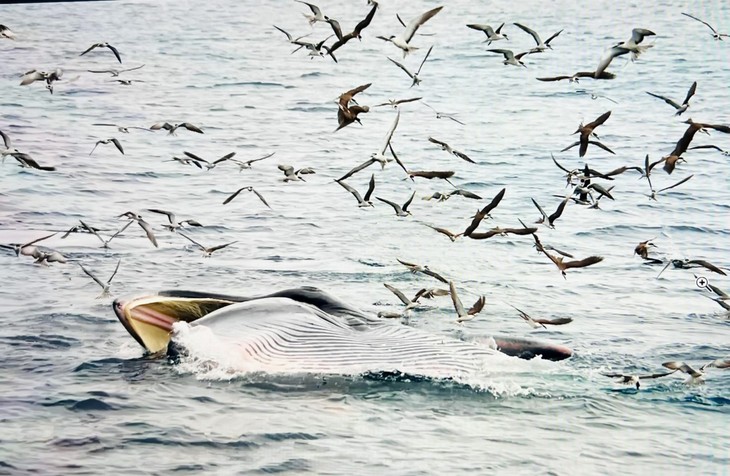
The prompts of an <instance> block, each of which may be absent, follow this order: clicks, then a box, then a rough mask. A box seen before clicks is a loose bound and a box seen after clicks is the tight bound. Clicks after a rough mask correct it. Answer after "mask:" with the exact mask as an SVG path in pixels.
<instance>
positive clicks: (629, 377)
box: [601, 370, 676, 390]
mask: <svg viewBox="0 0 730 476" xmlns="http://www.w3.org/2000/svg"><path fill="white" fill-rule="evenodd" d="M674 372H676V370H672V371H671V372H661V373H656V374H648V375H634V374H621V373H607V374H601V375H603V376H604V377H609V378H617V379H619V380H618V381H617V382H616V383H622V384H625V385H634V386H636V390H638V389H639V387H641V384H640V383H639V381H640V380H648V379H655V378H660V377H666V376H667V375H671V374H673V373H674Z"/></svg>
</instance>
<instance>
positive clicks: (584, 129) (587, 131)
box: [560, 111, 615, 157]
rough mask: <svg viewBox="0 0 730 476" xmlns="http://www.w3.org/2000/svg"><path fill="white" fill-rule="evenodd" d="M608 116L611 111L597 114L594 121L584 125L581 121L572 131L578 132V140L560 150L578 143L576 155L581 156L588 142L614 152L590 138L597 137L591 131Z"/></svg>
mask: <svg viewBox="0 0 730 476" xmlns="http://www.w3.org/2000/svg"><path fill="white" fill-rule="evenodd" d="M609 117H611V111H608V112H604V113H603V114H601V115H600V116H598V118H597V119H596V120H595V121H593V122H589V123H588V124H586V125H583V124H582V123H581V124H580V125H579V126H578V129H577V130H576V131H575V132H573V134H580V139H579V140H578V141H576V142H574V143H572V144H570V145H569V146H568V147H566V148H565V149H563V150H561V151H560V152H565V151H566V150H570V149H572V148H573V147H575V146H576V145H580V147H579V148H578V155H579V156H580V157H583V156H584V155H586V152H587V151H588V144H593V145H596V146H598V147H600V148H601V149H603V150H605V151H606V152H609V153H611V154H615V152H614V151H612V150H611V149H609V148H608V147H606V146H605V145H603V144H602V143H600V142H598V141H597V140H591V137H595V138H596V139H598V136H597V135H596V133H595V132H593V131H594V129H595V128H596V127H598V126H600V125H602V124H603V123H604V122H606V121H607V120H608V118H609Z"/></svg>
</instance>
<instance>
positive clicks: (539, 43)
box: [513, 23, 563, 59]
mask: <svg viewBox="0 0 730 476" xmlns="http://www.w3.org/2000/svg"><path fill="white" fill-rule="evenodd" d="M513 25H514V26H516V27H517V28H519V29H520V30H522V31H524V32H525V33H527V34H528V35H530V36H531V37H532V39H533V40H535V43H536V44H537V46H536V47H535V48H533V49H532V50H530V52H531V53H537V52H542V51H545V50H546V49H551V50H552V49H553V47H552V46H550V42H551V41H553V40H554V39H555V38H556V37H557V36H558V35H559V34H561V33H562V32H563V30H560V31H559V32H557V33H554V34H553V36H551V37H550V38H548V39H547V40H546V41H545V42H544V43H543V41H542V39H541V38H540V35H538V34H537V32H536V31H535V30H533V29H531V28H528V27H526V26H525V25H521V24H519V23H513ZM518 59H519V58H518Z"/></svg>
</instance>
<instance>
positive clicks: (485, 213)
mask: <svg viewBox="0 0 730 476" xmlns="http://www.w3.org/2000/svg"><path fill="white" fill-rule="evenodd" d="M506 191H507V189H506V188H503V189H502V190H500V191H499V192H498V193H497V195H495V196H494V198H493V199H492V201H491V202H489V204H488V205H487V206H486V207H484V208H482V209H481V210H479V211H477V213H476V215H474V218H473V219H472V221H471V223H470V224H469V226H468V227H466V229H465V230H464V233H463V234H464V236H469V235H471V234H472V233H473V232H474V231H475V230H476V229H477V228H478V227H479V224H480V223H481V222H482V220H483V219H484V218H485V217H490V218H491V216H490V215H489V212H491V211H492V210H494V209H495V208H496V207H497V205H499V202H501V201H502V198H504V194H505V192H506Z"/></svg>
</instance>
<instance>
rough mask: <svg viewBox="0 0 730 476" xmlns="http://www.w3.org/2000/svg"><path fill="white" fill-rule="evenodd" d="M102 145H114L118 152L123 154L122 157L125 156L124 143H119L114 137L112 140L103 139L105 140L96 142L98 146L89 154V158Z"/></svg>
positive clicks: (95, 145)
mask: <svg viewBox="0 0 730 476" xmlns="http://www.w3.org/2000/svg"><path fill="white" fill-rule="evenodd" d="M100 144H114V147H116V148H117V150H118V151H119V152H121V153H122V155H124V148H123V147H122V143H121V142H119V140H117V139H115V138H114V137H112V138H111V139H103V140H98V141H96V144H94V148H93V149H91V152H89V156H91V154H93V153H94V151H95V150H96V148H97V147H99V145H100Z"/></svg>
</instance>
